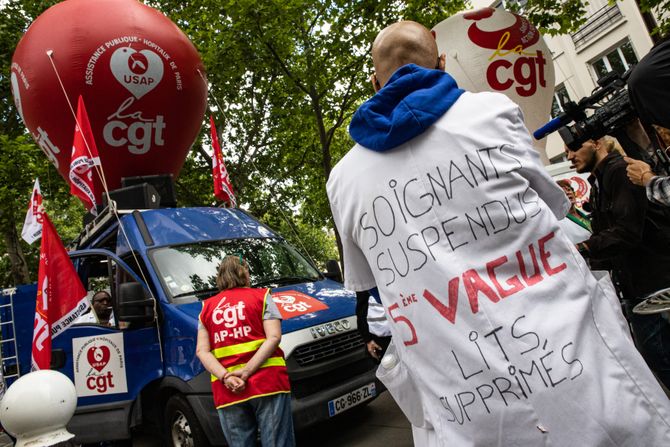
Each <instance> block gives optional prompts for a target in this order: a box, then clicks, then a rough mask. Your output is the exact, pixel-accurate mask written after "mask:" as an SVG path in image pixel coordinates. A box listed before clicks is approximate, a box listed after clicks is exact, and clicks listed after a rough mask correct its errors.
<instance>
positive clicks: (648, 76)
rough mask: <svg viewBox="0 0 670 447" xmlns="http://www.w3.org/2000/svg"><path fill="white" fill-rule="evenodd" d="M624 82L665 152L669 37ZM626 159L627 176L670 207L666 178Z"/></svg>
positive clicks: (669, 140) (669, 143)
mask: <svg viewBox="0 0 670 447" xmlns="http://www.w3.org/2000/svg"><path fill="white" fill-rule="evenodd" d="M627 84H628V94H629V96H630V101H631V103H632V104H633V106H634V107H635V110H636V112H637V114H638V116H639V117H640V121H641V122H642V124H643V125H644V127H645V129H647V131H648V133H650V134H651V135H650V137H651V138H658V140H657V141H658V142H659V146H660V148H661V149H664V150H665V152H666V154H667V150H668V148H670V136H669V134H670V131H668V128H670V88H668V86H669V85H670V38H667V37H666V39H664V40H663V41H662V42H661V43H659V44H657V45H656V46H654V48H652V49H651V51H650V52H649V53H648V54H647V55H646V56H645V57H643V58H642V60H640V62H639V63H638V64H637V66H636V67H635V68H634V69H633V72H632V73H631V75H630V77H629V79H628V83H627ZM652 126H653V127H654V128H655V129H652ZM659 126H663V127H659ZM654 130H655V131H654ZM654 134H655V135H654ZM626 162H627V163H628V177H629V178H630V180H631V181H632V182H633V183H635V184H636V185H640V186H644V187H645V188H646V191H647V198H649V200H651V201H653V202H656V203H659V204H662V205H665V206H670V177H660V176H656V175H655V174H654V172H653V171H652V168H651V167H650V166H649V164H647V163H645V162H644V161H640V160H633V159H626Z"/></svg>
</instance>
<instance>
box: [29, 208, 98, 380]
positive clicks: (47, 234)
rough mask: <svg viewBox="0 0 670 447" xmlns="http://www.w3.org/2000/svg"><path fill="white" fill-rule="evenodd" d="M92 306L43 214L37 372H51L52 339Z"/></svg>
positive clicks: (34, 354)
mask: <svg viewBox="0 0 670 447" xmlns="http://www.w3.org/2000/svg"><path fill="white" fill-rule="evenodd" d="M89 305H90V304H89V302H88V298H87V296H86V289H84V287H83V286H82V284H81V281H80V280H79V276H77V272H76V271H75V269H74V265H72V262H71V261H70V258H69V257H68V255H67V252H66V251H65V247H63V243H62V242H61V240H60V238H59V237H58V233H56V229H55V228H54V226H53V224H52V223H51V221H50V220H49V216H47V214H46V213H43V214H42V245H41V248H40V266H39V273H38V275H37V302H36V304H35V324H34V326H33V350H32V359H31V366H32V369H33V371H34V370H38V369H49V365H50V363H51V339H52V338H54V337H57V336H58V335H59V334H60V333H61V332H63V330H65V328H67V327H68V326H69V325H70V324H72V322H73V321H74V320H76V319H77V318H78V317H79V316H80V315H81V314H82V313H83V312H84V311H85V310H86V309H88V307H89Z"/></svg>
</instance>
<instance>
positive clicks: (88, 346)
mask: <svg viewBox="0 0 670 447" xmlns="http://www.w3.org/2000/svg"><path fill="white" fill-rule="evenodd" d="M72 354H73V360H74V386H75V388H76V390H77V396H79V397H87V396H103V395H108V394H119V393H126V392H128V384H127V381H126V362H125V356H124V353H123V334H121V333H118V334H107V335H96V336H93V337H80V338H73V339H72Z"/></svg>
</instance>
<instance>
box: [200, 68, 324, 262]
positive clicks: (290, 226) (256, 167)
mask: <svg viewBox="0 0 670 447" xmlns="http://www.w3.org/2000/svg"><path fill="white" fill-rule="evenodd" d="M196 70H197V72H198V74H199V75H200V78H201V79H202V82H204V83H205V88H206V89H207V96H208V97H211V98H212V99H213V100H214V102H215V103H216V106H217V107H218V109H219V112H220V113H221V115H223V117H224V119H225V114H224V113H223V108H221V104H219V101H217V99H216V96H214V95H213V94H211V89H210V88H209V83H208V82H207V79H205V77H204V76H203V74H202V72H201V71H200V70H199V69H196ZM249 162H250V163H251V166H253V168H254V170H255V171H256V172H258V173H259V174H260V173H261V170H260V169H258V166H256V163H254V160H253V159H252V158H249ZM277 209H279V212H280V213H281V215H282V217H283V218H284V220H285V221H286V223H288V226H289V228H291V230H292V231H293V233H294V234H295V237H296V239H297V240H298V242H299V243H300V246H301V247H302V249H303V250H304V251H305V254H306V255H307V257H308V258H309V259H310V261H312V263H313V264H316V262H314V258H313V257H312V255H311V254H310V252H309V251H308V250H307V247H305V244H303V242H302V239H301V238H300V235H299V234H298V231H297V230H296V229H295V228H294V226H293V223H292V222H291V221H290V220H289V218H288V216H287V215H286V213H284V210H283V209H282V207H281V205H280V206H278V207H277Z"/></svg>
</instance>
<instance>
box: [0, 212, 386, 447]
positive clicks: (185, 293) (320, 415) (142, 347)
mask: <svg viewBox="0 0 670 447" xmlns="http://www.w3.org/2000/svg"><path fill="white" fill-rule="evenodd" d="M113 205H114V202H112V207H113ZM106 210H107V211H106V212H103V213H102V214H101V215H99V216H98V217H97V218H96V219H95V220H94V221H93V222H90V223H89V224H88V225H87V226H86V227H85V229H84V231H83V232H82V233H81V235H80V236H79V238H78V240H77V241H75V243H74V247H73V248H74V250H73V251H71V252H70V257H71V259H72V261H73V263H74V265H75V267H76V270H77V272H78V274H79V277H80V278H81V281H82V284H83V285H84V287H85V288H86V289H87V290H88V291H89V296H92V294H93V293H94V292H95V291H99V290H106V291H107V292H108V293H109V294H110V295H111V297H112V309H113V311H112V316H111V318H110V321H109V323H107V322H105V323H106V324H102V322H101V321H99V320H98V319H97V318H96V316H95V315H93V316H91V315H89V316H88V318H81V317H80V319H78V320H76V321H75V322H74V323H73V324H72V325H71V326H69V327H68V328H67V330H65V331H64V332H63V333H61V334H60V335H59V336H57V337H56V338H55V339H53V342H52V365H51V368H52V369H55V370H58V371H60V372H62V373H64V374H65V375H67V376H68V377H69V378H70V379H72V381H73V382H74V383H75V387H76V389H77V395H78V403H77V410H76V413H75V416H74V417H73V419H72V420H71V422H70V424H69V425H68V429H69V430H70V431H71V432H73V433H75V434H76V436H77V438H76V439H77V441H78V442H82V443H91V442H98V441H102V440H120V439H129V438H130V437H131V430H132V429H133V428H135V427H138V426H141V425H149V426H154V427H160V429H161V431H162V435H163V438H164V444H165V445H169V446H208V445H225V439H224V437H223V434H222V432H221V429H220V426H219V421H218V417H217V414H216V411H215V409H214V404H213V400H212V395H211V385H210V375H209V374H208V373H206V371H205V370H204V369H203V367H202V365H201V363H200V362H199V360H198V359H197V357H196V356H195V346H196V332H197V322H198V320H197V319H198V315H199V312H200V309H201V307H202V304H201V301H202V300H203V299H206V298H208V297H210V296H212V295H214V294H216V286H215V276H216V267H217V265H218V263H219V262H220V260H221V259H222V258H223V257H224V256H226V255H230V254H234V255H239V256H243V257H244V258H245V259H246V260H247V261H248V263H249V265H250V271H251V282H252V286H253V287H269V288H271V289H272V292H273V296H274V299H275V302H277V304H278V307H279V309H280V311H282V314H283V315H284V317H285V318H284V321H283V322H282V330H283V336H282V342H281V348H282V349H283V351H284V353H285V356H286V363H287V367H288V371H289V377H290V380H291V386H292V408H293V414H294V422H295V425H296V428H301V427H304V426H307V425H309V424H312V423H314V422H317V421H320V420H324V419H327V418H329V417H332V416H335V415H336V414H338V413H341V412H343V411H346V410H348V409H349V408H351V407H353V406H355V405H358V404H360V403H362V402H365V401H369V400H371V399H374V398H375V397H376V395H377V394H378V392H379V391H380V389H381V388H380V387H381V385H380V384H379V382H377V381H376V378H375V374H374V371H375V365H374V363H373V362H372V361H371V360H370V359H369V357H368V356H367V355H366V354H365V350H364V349H363V342H362V340H361V338H360V336H359V335H358V333H357V330H356V316H355V296H354V294H353V293H351V292H348V291H346V290H344V289H343V287H342V284H341V283H339V282H337V281H335V280H333V279H331V278H336V277H337V274H338V273H339V272H337V271H331V272H330V273H329V274H325V275H324V274H322V273H320V272H319V271H318V270H317V269H316V268H315V267H314V265H313V264H312V263H311V262H310V261H308V260H307V259H305V258H304V257H303V256H302V255H301V254H300V253H299V252H298V251H297V250H296V249H294V248H293V247H292V246H291V245H290V244H288V243H287V242H286V241H285V240H284V239H283V238H282V237H280V236H278V235H277V234H275V233H274V232H273V231H272V230H271V229H269V228H268V227H266V226H265V225H263V224H262V223H260V222H259V221H257V220H256V219H254V218H253V217H251V216H250V215H248V214H247V213H245V212H243V211H242V210H239V209H226V208H162V209H146V210H141V211H138V210H126V211H123V210H114V209H112V208H109V207H108V208H106ZM327 276H328V277H327ZM329 277H331V278H329ZM35 297H36V286H35V285H28V286H21V287H18V288H16V289H6V290H4V291H2V297H1V299H2V302H0V319H1V322H2V335H3V340H2V356H3V368H4V369H3V371H4V373H5V376H6V378H7V381H8V383H11V380H13V378H15V377H17V376H18V375H21V374H26V373H28V372H29V371H30V355H31V341H32V328H33V319H34V313H35ZM84 317H85V316H84Z"/></svg>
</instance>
